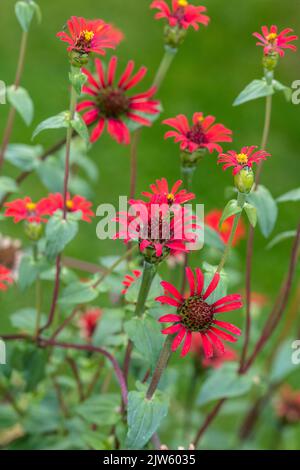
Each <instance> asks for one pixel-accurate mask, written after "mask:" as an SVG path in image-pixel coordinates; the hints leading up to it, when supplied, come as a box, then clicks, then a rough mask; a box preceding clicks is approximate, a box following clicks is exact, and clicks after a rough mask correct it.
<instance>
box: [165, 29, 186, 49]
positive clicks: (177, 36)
mask: <svg viewBox="0 0 300 470" xmlns="http://www.w3.org/2000/svg"><path fill="white" fill-rule="evenodd" d="M186 34H187V30H186V29H184V28H179V27H178V26H169V25H167V26H166V27H165V31H164V39H165V44H166V46H168V47H170V48H171V49H178V47H179V46H180V45H181V44H182V43H183V41H184V39H185V36H186Z"/></svg>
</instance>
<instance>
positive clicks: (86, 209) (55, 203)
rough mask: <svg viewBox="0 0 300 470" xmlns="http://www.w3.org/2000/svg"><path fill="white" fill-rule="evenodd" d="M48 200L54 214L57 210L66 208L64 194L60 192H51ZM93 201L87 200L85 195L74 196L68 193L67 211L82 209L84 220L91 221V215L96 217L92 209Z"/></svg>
mask: <svg viewBox="0 0 300 470" xmlns="http://www.w3.org/2000/svg"><path fill="white" fill-rule="evenodd" d="M48 200H49V202H50V205H51V210H52V214H54V212H55V211H57V210H58V209H59V210H63V209H64V198H63V196H62V194H60V193H55V194H49V197H48ZM91 207H92V203H91V202H89V201H87V200H86V199H85V198H84V197H82V196H78V195H77V196H74V197H73V198H72V197H71V196H70V195H69V194H68V198H67V212H78V211H81V213H82V220H84V221H85V222H91V221H92V219H91V217H94V216H95V214H94V212H93V211H92V210H91Z"/></svg>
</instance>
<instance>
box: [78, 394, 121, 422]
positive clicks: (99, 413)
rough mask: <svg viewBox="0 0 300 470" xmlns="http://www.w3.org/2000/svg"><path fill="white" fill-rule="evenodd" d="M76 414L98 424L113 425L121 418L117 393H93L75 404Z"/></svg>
mask: <svg viewBox="0 0 300 470" xmlns="http://www.w3.org/2000/svg"><path fill="white" fill-rule="evenodd" d="M75 411H76V414H77V415H79V416H81V417H82V418H83V419H84V421H87V422H88V423H90V424H96V425H98V426H101V427H103V426H114V425H115V424H117V423H118V421H120V419H121V415H120V397H119V395H117V394H106V395H103V394H101V395H95V396H92V397H90V398H88V399H87V400H86V401H85V402H84V403H81V404H80V405H79V406H78V405H77V406H76V409H75Z"/></svg>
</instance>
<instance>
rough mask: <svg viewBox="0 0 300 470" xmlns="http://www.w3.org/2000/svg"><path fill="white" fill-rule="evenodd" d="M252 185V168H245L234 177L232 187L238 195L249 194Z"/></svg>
mask: <svg viewBox="0 0 300 470" xmlns="http://www.w3.org/2000/svg"><path fill="white" fill-rule="evenodd" d="M253 184H254V173H253V170H252V168H250V167H249V166H245V167H244V168H243V169H242V170H241V171H239V172H238V173H237V174H236V175H235V176H234V185H235V187H236V188H237V189H238V190H239V192H240V193H243V194H248V193H250V191H251V189H252V187H253Z"/></svg>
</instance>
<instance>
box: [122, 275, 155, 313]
mask: <svg viewBox="0 0 300 470" xmlns="http://www.w3.org/2000/svg"><path fill="white" fill-rule="evenodd" d="M141 282H142V276H140V277H139V278H138V279H137V280H136V281H135V282H133V283H132V284H131V286H130V287H129V289H128V290H127V292H126V294H125V299H126V302H129V303H135V302H136V301H137V298H138V294H139V290H140V285H141ZM160 283H161V277H160V276H158V275H156V276H155V277H154V279H153V281H152V284H151V288H150V292H149V294H148V297H147V301H146V305H147V306H148V307H151V306H153V305H157V302H156V301H155V298H156V297H158V296H160V295H163V288H162V287H161V285H160Z"/></svg>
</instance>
